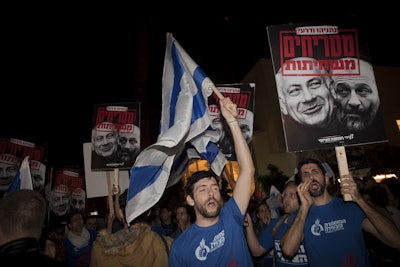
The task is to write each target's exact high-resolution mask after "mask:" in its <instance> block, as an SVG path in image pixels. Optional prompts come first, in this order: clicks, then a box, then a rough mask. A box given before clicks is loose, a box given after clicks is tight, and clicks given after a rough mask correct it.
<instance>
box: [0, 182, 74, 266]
mask: <svg viewBox="0 0 400 267" xmlns="http://www.w3.org/2000/svg"><path fill="white" fill-rule="evenodd" d="M0 218H1V220H0V262H1V266H31V265H32V266H66V265H65V264H63V263H62V262H60V261H58V260H56V259H54V258H50V257H48V256H46V255H45V254H43V253H41V252H40V244H39V239H40V236H41V234H42V229H43V224H44V222H45V218H46V201H45V199H44V198H43V196H42V195H41V194H40V193H39V192H37V191H35V190H29V189H21V190H18V191H14V192H12V193H10V194H7V196H5V197H4V198H2V199H0Z"/></svg>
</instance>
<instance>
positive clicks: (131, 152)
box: [117, 124, 140, 169]
mask: <svg viewBox="0 0 400 267" xmlns="http://www.w3.org/2000/svg"><path fill="white" fill-rule="evenodd" d="M117 141H118V150H117V156H118V158H119V159H121V160H122V161H123V162H124V165H123V166H122V167H125V168H129V169H130V168H132V166H133V164H134V163H135V160H136V158H137V156H138V155H139V153H140V128H139V127H138V126H136V125H134V124H124V125H123V127H121V128H120V129H119V132H118V139H117Z"/></svg>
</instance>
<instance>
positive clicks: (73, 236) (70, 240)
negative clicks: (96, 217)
mask: <svg viewBox="0 0 400 267" xmlns="http://www.w3.org/2000/svg"><path fill="white" fill-rule="evenodd" d="M68 229H69V231H68V232H67V234H66V236H65V238H64V240H63V245H64V247H65V258H66V262H67V265H68V266H82V267H88V266H89V263H90V254H91V252H92V247H93V243H94V241H95V240H96V238H97V231H94V230H92V229H88V228H86V227H85V224H84V221H83V215H82V213H80V212H71V213H70V214H69V217H68Z"/></svg>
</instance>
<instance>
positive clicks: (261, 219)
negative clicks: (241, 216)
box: [254, 202, 271, 236]
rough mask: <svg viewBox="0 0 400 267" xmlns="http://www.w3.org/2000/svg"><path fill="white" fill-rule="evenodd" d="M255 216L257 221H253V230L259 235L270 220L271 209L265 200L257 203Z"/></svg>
mask: <svg viewBox="0 0 400 267" xmlns="http://www.w3.org/2000/svg"><path fill="white" fill-rule="evenodd" d="M255 215H256V218H257V221H256V223H255V225H254V226H255V228H254V232H255V233H256V235H257V236H260V235H261V233H262V232H263V231H264V230H265V228H267V226H268V225H269V223H270V222H271V211H270V209H269V207H268V205H267V203H266V202H261V203H259V204H258V205H257V209H256V214H255Z"/></svg>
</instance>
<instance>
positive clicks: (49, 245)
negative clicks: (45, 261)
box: [39, 227, 65, 263]
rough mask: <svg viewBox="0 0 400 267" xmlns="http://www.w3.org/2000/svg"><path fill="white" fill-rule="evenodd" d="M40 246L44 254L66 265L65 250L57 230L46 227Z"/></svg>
mask: <svg viewBox="0 0 400 267" xmlns="http://www.w3.org/2000/svg"><path fill="white" fill-rule="evenodd" d="M39 244H40V248H41V251H42V253H43V254H45V255H47V256H48V257H50V258H54V259H56V260H58V261H60V262H63V263H65V248H64V246H63V244H62V239H60V238H59V236H58V233H57V232H56V230H55V229H51V228H47V227H44V228H43V230H42V235H41V237H40V240H39Z"/></svg>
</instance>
